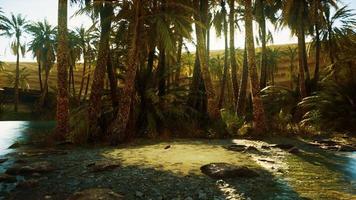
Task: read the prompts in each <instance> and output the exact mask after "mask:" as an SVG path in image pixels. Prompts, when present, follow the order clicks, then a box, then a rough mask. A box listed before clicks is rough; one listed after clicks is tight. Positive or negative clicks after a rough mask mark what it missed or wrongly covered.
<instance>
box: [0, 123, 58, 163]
mask: <svg viewBox="0 0 356 200" xmlns="http://www.w3.org/2000/svg"><path fill="white" fill-rule="evenodd" d="M53 127H54V122H53V121H50V122H48V121H31V122H30V121H0V157H1V156H4V155H5V154H8V153H10V152H11V151H12V150H11V149H8V148H9V147H10V146H11V145H12V144H14V143H15V142H17V141H21V140H26V133H28V132H29V131H41V130H44V131H48V130H50V129H51V128H53Z"/></svg>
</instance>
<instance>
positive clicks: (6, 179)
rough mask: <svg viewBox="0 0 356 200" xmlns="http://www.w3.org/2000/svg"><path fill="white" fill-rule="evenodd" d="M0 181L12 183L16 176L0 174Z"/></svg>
mask: <svg viewBox="0 0 356 200" xmlns="http://www.w3.org/2000/svg"><path fill="white" fill-rule="evenodd" d="M0 182H6V183H14V182H16V177H15V176H11V175H8V174H0Z"/></svg>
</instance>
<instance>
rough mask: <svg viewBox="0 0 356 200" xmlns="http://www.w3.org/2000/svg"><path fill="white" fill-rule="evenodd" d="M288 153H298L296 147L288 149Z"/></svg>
mask: <svg viewBox="0 0 356 200" xmlns="http://www.w3.org/2000/svg"><path fill="white" fill-rule="evenodd" d="M288 152H289V153H292V154H296V153H299V149H298V148H297V147H293V148H291V149H288Z"/></svg>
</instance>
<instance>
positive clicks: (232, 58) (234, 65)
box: [229, 0, 239, 108]
mask: <svg viewBox="0 0 356 200" xmlns="http://www.w3.org/2000/svg"><path fill="white" fill-rule="evenodd" d="M229 7H230V13H229V28H230V40H229V43H230V64H231V77H232V88H233V93H234V106H235V108H236V107H237V101H238V97H239V84H238V81H237V79H238V78H237V71H238V67H237V62H236V52H235V13H236V12H235V0H229Z"/></svg>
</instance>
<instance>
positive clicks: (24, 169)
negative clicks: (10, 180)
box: [6, 161, 55, 175]
mask: <svg viewBox="0 0 356 200" xmlns="http://www.w3.org/2000/svg"><path fill="white" fill-rule="evenodd" d="M53 170H55V168H54V166H53V165H52V164H51V163H49V162H47V161H43V162H35V163H32V164H29V165H25V166H23V165H19V164H15V165H13V166H12V167H10V168H8V169H7V170H6V173H7V174H11V175H18V174H32V173H46V172H51V171H53Z"/></svg>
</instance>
